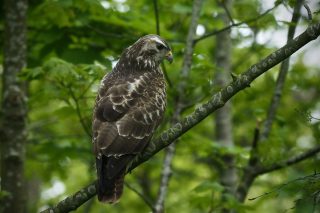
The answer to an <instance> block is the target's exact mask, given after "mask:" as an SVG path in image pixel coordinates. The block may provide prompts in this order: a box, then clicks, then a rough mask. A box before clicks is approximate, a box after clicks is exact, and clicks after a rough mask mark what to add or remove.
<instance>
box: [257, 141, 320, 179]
mask: <svg viewBox="0 0 320 213" xmlns="http://www.w3.org/2000/svg"><path fill="white" fill-rule="evenodd" d="M319 152H320V146H316V147H313V148H311V149H309V150H308V151H305V152H303V153H302V154H300V155H296V156H293V157H292V158H289V159H287V160H285V161H282V162H279V163H274V164H272V165H270V166H267V167H263V168H261V169H259V170H257V171H256V175H262V174H266V173H269V172H273V171H275V170H279V169H282V168H284V167H287V166H291V165H293V164H296V163H299V162H301V161H303V160H305V159H308V158H310V157H312V156H314V155H315V154H317V153H319Z"/></svg>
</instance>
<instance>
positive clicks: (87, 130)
mask: <svg viewBox="0 0 320 213" xmlns="http://www.w3.org/2000/svg"><path fill="white" fill-rule="evenodd" d="M68 90H69V93H70V95H71V98H72V99H73V101H74V103H75V105H76V112H77V115H78V117H79V121H80V123H81V125H82V128H83V129H84V131H85V132H86V134H87V136H88V137H89V138H92V134H91V131H90V129H89V128H88V126H87V124H86V123H85V120H84V118H83V117H82V114H81V110H80V105H79V101H78V98H77V97H76V95H75V94H74V92H73V90H72V88H71V87H68Z"/></svg>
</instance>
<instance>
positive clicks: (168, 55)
mask: <svg viewBox="0 0 320 213" xmlns="http://www.w3.org/2000/svg"><path fill="white" fill-rule="evenodd" d="M165 58H166V59H167V60H168V61H169V63H170V64H171V63H172V61H173V55H172V52H171V50H170V51H169V52H168V53H167V54H166V56H165Z"/></svg>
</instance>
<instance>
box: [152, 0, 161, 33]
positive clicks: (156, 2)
mask: <svg viewBox="0 0 320 213" xmlns="http://www.w3.org/2000/svg"><path fill="white" fill-rule="evenodd" d="M153 8H154V16H155V19H156V32H157V34H158V35H160V22H159V9H158V0H153Z"/></svg>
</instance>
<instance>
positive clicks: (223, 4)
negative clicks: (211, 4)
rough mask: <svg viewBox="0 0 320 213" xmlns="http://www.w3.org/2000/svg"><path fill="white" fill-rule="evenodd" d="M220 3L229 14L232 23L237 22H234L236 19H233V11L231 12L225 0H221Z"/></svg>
mask: <svg viewBox="0 0 320 213" xmlns="http://www.w3.org/2000/svg"><path fill="white" fill-rule="evenodd" d="M219 3H220V4H221V5H222V7H223V9H224V11H225V13H226V15H227V16H228V18H229V20H230V22H231V23H232V24H235V22H234V20H233V18H232V16H231V13H230V11H229V8H228V7H227V5H226V3H225V1H220V2H219Z"/></svg>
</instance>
